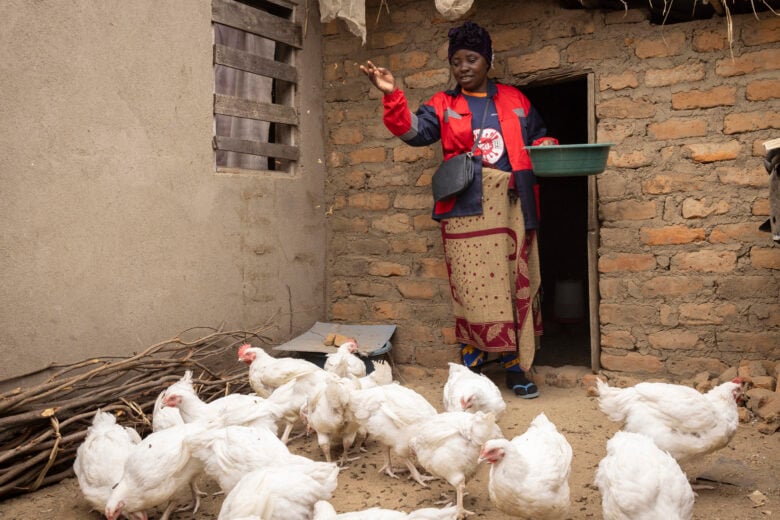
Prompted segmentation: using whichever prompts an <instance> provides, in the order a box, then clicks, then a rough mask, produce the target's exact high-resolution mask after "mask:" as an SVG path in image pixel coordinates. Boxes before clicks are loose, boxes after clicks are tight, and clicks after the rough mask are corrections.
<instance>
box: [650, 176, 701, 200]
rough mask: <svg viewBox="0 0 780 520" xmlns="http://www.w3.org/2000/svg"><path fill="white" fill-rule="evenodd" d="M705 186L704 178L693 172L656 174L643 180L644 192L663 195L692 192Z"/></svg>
mask: <svg viewBox="0 0 780 520" xmlns="http://www.w3.org/2000/svg"><path fill="white" fill-rule="evenodd" d="M703 188H704V179H702V178H701V177H699V176H696V175H695V174H692V173H670V174H663V175H656V176H655V177H652V178H650V179H648V180H646V181H644V182H642V193H648V194H650V195H662V194H668V193H675V192H684V193H690V192H691V191H699V190H701V189H703Z"/></svg>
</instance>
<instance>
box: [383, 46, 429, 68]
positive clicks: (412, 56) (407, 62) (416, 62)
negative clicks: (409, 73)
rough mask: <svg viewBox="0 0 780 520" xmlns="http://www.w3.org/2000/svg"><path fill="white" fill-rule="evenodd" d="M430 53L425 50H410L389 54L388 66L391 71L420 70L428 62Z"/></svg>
mask: <svg viewBox="0 0 780 520" xmlns="http://www.w3.org/2000/svg"><path fill="white" fill-rule="evenodd" d="M428 58H430V55H429V54H428V53H427V52H420V51H411V52H403V53H400V54H391V55H390V67H388V68H389V69H390V70H392V71H394V72H395V71H401V70H420V69H422V68H423V67H425V66H426V65H427V64H428Z"/></svg>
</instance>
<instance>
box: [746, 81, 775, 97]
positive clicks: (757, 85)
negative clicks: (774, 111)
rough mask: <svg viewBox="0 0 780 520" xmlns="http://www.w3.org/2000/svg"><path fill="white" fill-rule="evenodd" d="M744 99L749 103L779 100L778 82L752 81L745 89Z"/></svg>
mask: <svg viewBox="0 0 780 520" xmlns="http://www.w3.org/2000/svg"><path fill="white" fill-rule="evenodd" d="M745 98H747V99H749V100H750V101H766V100H768V99H777V98H780V80H777V79H766V80H759V81H753V82H751V83H748V85H747V87H745Z"/></svg>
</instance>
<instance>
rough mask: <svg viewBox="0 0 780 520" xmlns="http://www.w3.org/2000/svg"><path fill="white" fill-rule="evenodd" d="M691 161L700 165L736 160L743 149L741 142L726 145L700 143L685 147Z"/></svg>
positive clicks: (726, 143)
mask: <svg viewBox="0 0 780 520" xmlns="http://www.w3.org/2000/svg"><path fill="white" fill-rule="evenodd" d="M685 149H686V151H687V152H688V153H690V156H691V159H693V160H694V161H696V162H700V163H709V162H717V161H730V160H732V159H736V158H737V156H738V155H739V151H740V149H741V144H740V143H739V141H727V142H725V143H698V144H690V145H687V146H685Z"/></svg>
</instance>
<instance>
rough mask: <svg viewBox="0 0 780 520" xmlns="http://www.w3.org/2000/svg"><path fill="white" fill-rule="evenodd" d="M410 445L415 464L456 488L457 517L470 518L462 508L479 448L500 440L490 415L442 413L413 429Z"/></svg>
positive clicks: (496, 426)
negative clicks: (486, 443) (489, 441)
mask: <svg viewBox="0 0 780 520" xmlns="http://www.w3.org/2000/svg"><path fill="white" fill-rule="evenodd" d="M414 431H415V433H414V435H413V436H412V438H411V439H410V441H409V444H410V446H411V449H412V452H413V453H414V455H415V457H416V459H417V462H418V463H419V464H420V466H422V467H423V468H424V469H425V470H427V471H428V472H429V473H431V474H432V475H434V476H436V477H439V478H442V479H444V480H446V481H447V482H448V483H449V484H450V485H451V486H453V487H454V488H455V493H456V502H455V505H456V507H457V510H458V517H459V518H460V517H462V516H464V515H467V514H473V513H472V512H471V511H468V510H466V509H465V508H464V507H463V495H464V492H465V490H466V483H467V481H468V480H470V479H471V478H472V477H473V476H474V474H475V473H476V472H477V467H478V466H479V454H480V451H481V449H482V445H483V444H484V443H485V442H487V441H488V440H489V439H495V438H499V437H502V434H501V429H500V428H499V427H498V425H496V416H495V415H494V414H493V413H492V412H488V413H484V412H476V413H468V412H462V411H461V412H444V413H440V414H437V415H434V416H432V417H429V418H428V419H425V420H424V421H422V422H420V423H419V424H418V425H417V426H416V427H414Z"/></svg>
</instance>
